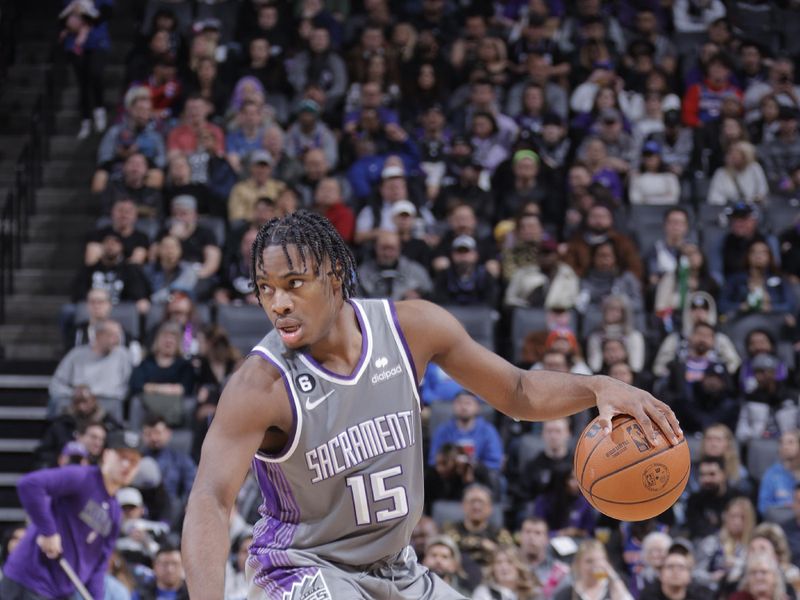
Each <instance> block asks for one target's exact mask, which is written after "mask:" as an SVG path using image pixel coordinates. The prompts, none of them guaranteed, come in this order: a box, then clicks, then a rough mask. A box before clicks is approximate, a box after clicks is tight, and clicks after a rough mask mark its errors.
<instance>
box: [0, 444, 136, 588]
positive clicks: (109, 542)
mask: <svg viewBox="0 0 800 600" xmlns="http://www.w3.org/2000/svg"><path fill="white" fill-rule="evenodd" d="M106 444H107V445H106V449H105V450H104V451H103V455H102V458H101V461H100V465H99V466H80V465H69V466H65V467H60V468H55V469H44V470H41V471H35V472H33V473H29V474H27V475H25V476H23V477H22V478H20V480H19V482H18V484H17V491H18V493H19V498H20V501H21V502H22V506H23V507H24V508H25V511H26V512H27V513H28V517H29V518H30V521H31V524H30V526H29V527H28V530H27V531H26V533H25V537H23V538H22V540H21V541H20V542H19V544H18V545H17V547H16V548H15V549H14V551H13V552H11V554H10V555H9V557H8V560H7V561H6V563H5V565H4V566H3V576H4V578H3V580H2V581H0V598H4V599H5V600H35V599H40V598H54V599H66V598H70V597H72V595H73V594H74V593H75V586H74V585H73V584H72V582H71V581H70V580H69V578H68V577H67V575H66V574H65V573H64V571H63V570H62V569H61V567H60V566H59V563H58V559H60V558H62V557H63V558H65V559H66V560H67V562H68V563H69V564H70V566H72V568H73V570H74V571H75V573H76V574H77V575H78V578H79V579H80V580H81V581H82V582H83V584H84V585H85V586H86V588H87V590H88V591H89V593H90V594H91V596H92V598H102V597H103V578H104V576H105V573H106V570H107V568H108V560H109V557H110V556H111V552H112V551H113V550H114V544H115V543H116V541H117V537H118V535H119V529H120V521H121V509H120V506H119V503H118V502H117V500H116V498H115V497H114V495H115V494H116V493H117V491H118V490H119V489H120V488H122V487H125V486H128V485H130V483H131V481H132V480H133V478H134V476H135V475H136V471H137V469H138V468H139V461H140V460H141V457H142V455H141V450H140V438H139V435H138V434H137V433H135V432H130V431H116V432H112V433H110V434H109V435H108V439H107V442H106Z"/></svg>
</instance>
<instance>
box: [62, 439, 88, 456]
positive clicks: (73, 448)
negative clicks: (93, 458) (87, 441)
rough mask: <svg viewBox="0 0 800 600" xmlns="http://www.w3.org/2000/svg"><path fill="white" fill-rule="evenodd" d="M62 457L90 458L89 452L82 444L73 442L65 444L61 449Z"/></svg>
mask: <svg viewBox="0 0 800 600" xmlns="http://www.w3.org/2000/svg"><path fill="white" fill-rule="evenodd" d="M61 456H80V457H82V458H88V457H89V451H88V450H87V449H86V446H84V445H83V444H82V443H81V442H78V441H76V440H73V441H71V442H67V443H66V444H64V447H63V448H62V449H61Z"/></svg>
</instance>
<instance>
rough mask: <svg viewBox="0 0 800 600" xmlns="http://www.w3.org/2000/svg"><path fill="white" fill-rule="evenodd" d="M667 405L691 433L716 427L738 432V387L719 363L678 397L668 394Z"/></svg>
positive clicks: (713, 365) (678, 392) (710, 366)
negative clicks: (719, 424)
mask: <svg viewBox="0 0 800 600" xmlns="http://www.w3.org/2000/svg"><path fill="white" fill-rule="evenodd" d="M665 401H666V402H668V403H669V405H670V406H671V407H672V410H673V411H675V415H676V416H677V417H678V420H679V421H680V423H681V428H682V429H683V430H684V431H685V432H687V433H699V432H701V431H703V430H705V429H706V428H707V427H709V426H711V425H713V424H715V423H721V424H723V425H726V426H727V427H729V428H734V427H736V422H737V419H738V417H739V400H738V398H737V397H736V386H735V385H733V381H732V378H731V376H730V375H729V374H728V371H727V369H726V368H725V365H723V364H722V363H719V362H710V363H708V365H707V366H706V368H705V371H704V372H703V374H702V376H701V377H700V379H698V380H697V381H692V382H688V383H687V384H686V386H685V387H684V389H683V390H680V391H679V390H675V391H674V394H670V393H667V395H666V396H665Z"/></svg>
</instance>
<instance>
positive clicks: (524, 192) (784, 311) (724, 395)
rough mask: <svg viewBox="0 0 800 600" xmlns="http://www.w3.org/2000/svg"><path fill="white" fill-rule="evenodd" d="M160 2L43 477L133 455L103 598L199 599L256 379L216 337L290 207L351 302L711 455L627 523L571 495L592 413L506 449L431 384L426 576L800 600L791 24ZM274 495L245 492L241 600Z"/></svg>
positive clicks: (79, 278) (235, 592) (98, 13)
mask: <svg viewBox="0 0 800 600" xmlns="http://www.w3.org/2000/svg"><path fill="white" fill-rule="evenodd" d="M92 4H93V3H92V2H88V3H86V2H73V3H70V5H69V6H72V7H73V8H72V9H71V11H70V10H65V11H64V13H62V19H64V20H65V30H64V34H63V38H64V40H65V42H64V43H65V51H66V52H67V53H68V54H69V55H70V56H71V57H72V59H73V61H74V63H75V65H76V70H78V69H81V68H82V69H84V70H86V69H89V66H91V67H92V69H95V70H96V71H97V72H96V73H95V75H94V77H95V78H92V76H90V75H87V79H86V82H87V83H86V86H84V87H85V88H86V89H85V90H84V91H85V92H86V93H85V94H82V106H83V107H82V110H83V112H84V116H85V117H86V119H89V116H90V113H91V110H92V107H93V106H94V107H102V95H100V97H99V99H97V102H96V103H95V104H92V98H93V96H92V93H91V92H92V90H93V87H92V85H93V84H92V82H95V83H96V78H98V77H102V73H101V68H102V62H103V59H102V58H99V57H98V54H102V53H103V52H105V51H107V48H108V45H109V43H110V40H107V38H108V31H107V23H106V19H108V18H109V15H110V14H111V13H110V10H111V4H112V3H111V2H110V0H108V1H106V0H94V5H95V6H96V8H95V9H92V10H91V11H90V10H89V8H91V7H92ZM141 4H142V7H140V8H141V9H142V13H141V14H140V15H139V16H140V18H141V29H140V36H139V37H138V38H137V41H136V43H135V45H134V46H133V47H132V48H130V51H129V53H128V55H127V58H126V64H125V67H126V70H125V87H124V90H123V93H122V102H121V104H120V105H119V106H116V107H113V110H110V112H109V118H108V122H109V123H108V125H109V126H108V127H106V125H107V124H106V122H105V121H106V119H105V115H104V114H101V113H100V112H98V109H97V108H95V113H94V115H93V116H94V121H91V120H86V121H84V122H83V123H82V127H81V131H80V132H79V135H80V137H87V136H88V135H89V134H90V131H87V129H86V128H87V127H88V128H89V130H91V128H92V126H94V128H95V130H96V131H97V133H98V134H100V135H99V136H98V138H97V139H98V142H99V146H98V153H97V161H96V171H95V173H94V176H93V178H92V181H91V182H87V193H88V188H89V186H90V188H91V193H92V194H93V195H94V197H96V200H97V203H96V206H97V211H98V214H100V215H101V217H100V219H99V221H98V223H97V227H96V229H95V230H93V231H91V232H87V235H86V249H85V256H84V263H83V264H82V265H76V276H75V281H74V284H73V287H72V292H71V293H72V303H71V304H70V305H68V306H66V307H65V308H64V310H63V311H62V325H63V330H64V337H65V344H66V347H67V349H68V352H67V353H66V355H65V357H64V359H63V360H62V361H61V363H60V364H59V366H58V369H57V370H56V372H55V374H54V376H53V379H52V384H51V388H50V395H51V401H50V405H49V412H50V415H51V416H52V418H53V421H52V423H51V424H50V427H49V429H48V431H47V433H46V434H45V436H44V438H43V440H42V443H41V446H40V448H39V449H38V450H37V455H36V456H37V461H38V463H39V464H40V465H41V466H42V467H55V466H58V465H63V464H70V463H81V464H85V463H91V462H92V461H94V460H96V459H97V457H98V456H99V455H100V453H101V451H102V448H103V439H104V438H105V435H106V433H107V432H109V431H113V430H116V429H119V428H121V427H122V426H123V425H124V426H126V427H130V428H133V429H138V430H141V432H142V433H143V437H144V439H145V441H146V444H147V450H146V452H145V458H144V459H143V461H142V467H141V469H140V472H139V475H137V479H136V481H135V482H134V487H130V488H125V489H123V490H121V491H120V492H119V494H118V499H119V502H120V504H121V505H122V510H123V525H122V530H121V531H122V536H121V537H120V539H119V541H118V543H117V555H116V556H115V558H114V560H113V561H112V564H111V569H110V573H109V578H114V579H115V580H116V581H117V582H118V583H121V584H122V585H121V586H114V588H113V589H115V590H120V591H119V592H118V593H119V594H120V595H118V596H113V598H125V597H128V596H126V595H125V591H124V590H128V592H129V593H132V596H131V597H133V598H142V599H143V598H156V597H158V598H161V597H171V598H183V597H186V592H185V588H183V578H182V568H181V566H180V554H179V553H178V552H177V550H176V545H175V544H176V537H177V536H178V535H179V533H180V527H181V518H182V512H183V506H184V502H185V500H186V497H187V494H188V492H189V490H190V488H191V486H192V482H193V478H194V475H195V469H196V463H197V460H198V458H199V449H200V447H201V445H202V440H203V436H204V435H205V432H206V431H207V429H208V425H209V423H210V420H211V419H212V418H213V414H214V410H215V405H216V402H217V400H218V398H219V395H220V391H221V388H222V386H223V385H224V384H225V381H226V379H227V378H228V377H229V376H230V374H231V373H232V372H233V371H234V370H235V368H236V366H237V365H238V364H239V362H240V360H241V357H242V353H243V352H246V351H247V348H246V347H237V346H240V344H238V343H237V342H236V340H233V339H232V336H229V335H228V334H227V333H226V331H225V330H224V329H223V328H222V327H220V325H219V323H218V322H217V321H216V320H215V317H214V315H215V314H217V312H218V311H219V310H221V309H222V308H223V307H224V308H231V307H240V309H241V310H246V309H248V308H253V305H256V304H257V299H256V297H255V294H254V291H253V288H252V285H251V283H250V272H249V265H250V248H251V245H252V241H253V239H254V237H255V234H256V232H257V230H258V228H259V227H260V226H261V225H262V224H264V223H265V222H267V221H268V220H269V219H271V218H274V217H280V216H283V215H286V214H288V213H291V212H293V211H295V210H297V209H299V208H304V209H308V210H312V211H317V212H319V213H320V214H322V215H324V216H325V217H327V218H328V219H330V221H331V222H332V223H333V224H334V226H335V227H336V229H337V230H338V231H339V233H340V234H341V235H342V237H343V238H344V239H345V240H346V241H347V242H348V243H350V244H351V247H352V249H353V251H354V253H355V255H356V257H357V259H358V262H359V269H358V277H359V282H360V286H361V287H360V289H361V294H362V295H363V296H365V297H388V298H392V299H394V300H403V299H411V298H426V299H429V300H432V301H434V302H437V303H439V304H442V305H444V306H446V307H453V308H454V310H455V309H458V310H462V311H463V310H467V311H473V313H474V314H479V315H483V320H484V321H491V322H492V323H493V324H494V325H493V327H494V330H493V334H494V335H493V336H492V339H493V340H494V344H495V346H494V348H493V349H495V350H497V351H498V352H500V353H502V354H504V355H506V356H507V357H508V358H509V359H510V360H512V361H513V362H515V363H517V364H518V365H520V366H523V367H525V368H533V369H549V370H556V371H562V372H572V373H583V374H592V373H597V374H604V375H609V376H611V377H614V378H617V379H620V380H623V381H625V382H627V383H630V384H633V385H637V386H639V387H642V388H644V389H647V390H650V391H653V392H654V393H655V394H656V395H657V396H658V397H660V398H662V399H664V400H665V401H666V402H667V403H668V404H669V405H670V406H672V407H673V408H674V410H675V411H676V413H677V414H678V417H679V419H680V420H681V424H682V427H683V431H684V432H685V434H686V435H687V436H688V437H690V440H691V441H692V442H693V444H692V445H693V448H694V450H695V452H694V455H693V459H694V466H693V470H692V479H691V481H690V483H689V486H688V487H687V491H686V493H685V495H684V497H683V498H682V499H681V501H680V502H679V503H678V504H676V506H675V507H673V508H672V509H671V510H669V511H667V512H666V513H665V514H663V515H661V516H660V517H656V518H654V519H652V520H650V521H646V522H642V523H618V522H614V521H611V520H609V519H607V518H606V517H603V516H602V515H600V514H598V513H597V512H596V511H595V510H594V509H593V508H592V507H591V506H590V505H589V504H588V503H587V502H586V500H585V499H584V498H583V496H582V495H581V494H580V492H579V490H578V485H577V483H576V481H575V478H574V476H573V474H572V471H571V465H572V459H571V453H572V445H573V441H572V440H573V439H574V435H575V434H576V433H577V432H579V431H580V428H582V427H583V426H584V425H585V424H586V423H587V422H588V420H589V419H590V418H591V417H592V415H591V413H590V412H588V411H587V413H586V414H581V415H577V416H576V417H573V418H572V419H563V420H558V421H553V422H548V423H545V424H543V425H541V424H529V423H519V422H515V421H512V420H510V419H507V418H506V417H504V416H502V415H500V414H498V413H496V412H494V411H492V410H491V409H490V408H489V407H487V406H486V405H485V404H484V403H483V402H482V401H481V400H480V399H479V398H476V397H475V396H473V395H472V394H470V393H468V392H466V391H464V390H462V389H460V388H459V386H458V385H457V384H456V383H455V382H453V381H452V380H450V379H449V378H448V377H447V375H446V374H445V373H443V372H442V371H441V370H440V369H438V368H436V367H435V366H431V368H430V369H429V370H428V372H427V373H426V374H425V378H424V381H423V383H422V386H421V389H422V397H423V400H424V403H425V405H426V407H425V418H426V425H427V432H426V443H427V446H426V456H427V457H428V464H427V474H426V498H425V507H426V510H425V512H426V516H425V517H423V519H422V520H421V521H420V523H419V524H418V526H417V530H416V531H415V535H414V538H413V540H412V542H413V545H414V548H415V550H416V551H417V552H418V554H419V557H420V560H421V562H423V563H424V564H425V565H426V566H428V567H429V568H430V569H432V570H433V571H435V572H436V573H438V574H439V575H441V576H442V577H443V578H444V579H445V580H447V581H448V582H449V583H451V585H453V586H454V587H456V588H458V589H460V590H462V591H463V592H464V593H465V594H467V595H472V597H474V598H476V599H481V600H483V599H489V598H501V599H504V600H514V599H517V600H523V599H532V598H536V599H548V600H549V599H551V598H556V600H569V599H570V598H573V599H574V598H581V599H582V600H600V599H603V600H607V599H610V600H630V599H632V598H636V599H642V600H645V599H646V600H656V599H657V600H665V599H666V600H684V599H687V600H695V599H699V598H703V597H705V598H708V597H712V596H713V597H717V598H725V599H727V598H732V599H733V600H781V599H784V598H795V597H796V596H797V594H798V593H800V569H798V566H797V565H800V488H798V482H800V441H799V439H800V438H798V435H800V434H798V426H799V425H800V422H799V421H798V419H800V409H799V405H798V402H799V401H800V392H799V391H798V378H797V371H796V364H795V363H796V356H797V354H798V352H800V343H798V328H797V321H796V319H797V316H798V291H800V286H799V285H800V130H799V129H798V121H800V85H798V83H797V77H796V73H795V64H796V61H797V60H798V58H800V55H799V54H798V50H800V48H798V44H797V41H796V40H795V39H791V36H790V32H791V31H792V30H791V27H790V25H791V24H789V25H787V24H785V23H782V22H781V19H780V18H779V17H778V16H777V15H779V14H782V13H781V11H784V10H785V11H787V13H786V14H792V13H791V12H788V11H791V10H792V9H794V10H797V9H798V6H797V3H796V1H794V0H785V1H784V2H760V1H758V0H730V1H726V2H722V1H721V0H668V1H666V2H654V1H653V2H651V1H641V2H634V1H631V0H620V1H618V2H614V3H605V2H603V3H601V2H600V0H577V1H576V2H561V1H560V0H529V1H527V2H525V1H522V0H507V1H495V2H466V1H453V0H419V1H418V2H407V3H406V2H403V3H400V2H393V3H390V2H388V0H364V1H363V2H344V1H342V2H339V1H335V0H333V1H327V2H325V1H323V0H302V1H298V2H295V3H289V2H273V1H271V0H216V1H212V0H204V1H200V2H190V1H189V0H169V1H167V0H161V1H158V0H150V1H148V2H146V3H141ZM796 17H797V13H796V12H795V13H794V18H796ZM787 32H789V33H787ZM87 36H88V37H87ZM95 38H97V39H100V42H97V43H96V44H95V45H92V44H93V43H94V42H93V41H92V40H95ZM101 38H102V39H101ZM103 40H105V41H103ZM95 41H96V40H95ZM98 63H100V66H99V67H97V64H98ZM87 65H89V66H87ZM98 69H99V70H98ZM84 96H85V97H84ZM109 108H111V107H109ZM100 110H101V109H100ZM122 307H125V308H127V309H128V311H129V313H130V311H132V314H133V318H132V319H128V320H127V321H124V322H123V320H122V319H119V320H116V319H115V318H114V315H115V312H114V311H120V310H121V308H122ZM481 311H482V312H481ZM129 313H126V314H127V315H128V316H130V314H129ZM116 314H122V313H120V312H118V313H116ZM462 314H463V313H462ZM522 314H528V315H538V317H539V319H538V321H537V322H538V323H539V325H538V326H537V327H535V328H532V329H530V330H527V329H526V330H522V329H521V328H520V326H519V323H521V322H523V321H521V320H518V319H517V318H516V316H518V315H522ZM260 318H261V321H256V322H257V323H263V325H264V327H265V331H266V319H265V318H264V317H263V315H261V316H260ZM258 326H260V325H257V326H256V327H258ZM128 327H130V328H132V329H135V331H129V330H127V329H126V328H128ZM764 448H767V449H768V452H769V451H770V450H769V449H771V451H773V452H774V454H772V455H769V454H767V464H766V465H765V466H764V468H762V469H759V471H758V472H753V473H751V472H748V470H747V468H746V467H745V465H754V464H756V463H758V460H756V458H759V457H760V458H761V459H762V463H763V458H764ZM770 463H772V464H771V466H770ZM767 467H768V468H767ZM259 501H260V498H259V495H258V488H257V486H256V484H255V482H254V481H252V480H248V481H247V482H245V485H244V487H243V488H242V491H241V493H240V496H239V502H238V503H237V511H236V513H235V514H234V515H233V516H232V519H231V560H230V564H229V565H228V570H229V573H228V578H227V587H228V591H227V592H226V594H227V595H226V598H228V599H229V600H235V599H239V598H244V597H245V595H246V587H245V586H244V578H243V569H244V563H245V561H246V550H247V545H248V544H249V542H250V540H251V536H252V530H251V527H252V525H253V524H254V522H255V520H256V519H257V518H258V512H257V507H258V503H259ZM19 531H20V528H13V529H11V530H9V532H8V535H7V536H6V538H5V540H4V542H3V547H2V549H0V551H1V552H2V553H3V554H5V553H6V552H8V551H9V550H11V548H13V545H14V543H15V542H16V540H18V537H19V535H20V533H19ZM169 594H171V595H169ZM106 597H107V598H111V597H112V596H110V595H107V596H106Z"/></svg>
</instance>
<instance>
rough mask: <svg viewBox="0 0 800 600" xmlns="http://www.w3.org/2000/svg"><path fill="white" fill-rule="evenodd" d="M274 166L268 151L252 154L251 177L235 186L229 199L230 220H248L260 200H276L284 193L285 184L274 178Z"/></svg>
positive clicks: (258, 151)
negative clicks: (264, 197)
mask: <svg viewBox="0 0 800 600" xmlns="http://www.w3.org/2000/svg"><path fill="white" fill-rule="evenodd" d="M273 164H274V161H273V159H272V156H271V155H270V153H269V152H267V151H266V150H256V151H254V152H252V153H251V154H250V177H248V178H247V179H245V180H244V181H240V182H239V183H237V184H236V185H235V186H233V189H232V190H231V195H230V197H229V198H228V220H230V221H237V220H244V219H248V218H249V217H250V215H251V214H252V212H253V205H255V203H256V200H257V199H258V198H260V197H262V196H266V197H267V198H272V199H273V200H275V199H276V198H277V197H278V194H280V193H281V191H283V188H284V187H285V184H284V183H283V182H282V181H278V180H277V179H273V177H272V166H273Z"/></svg>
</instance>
